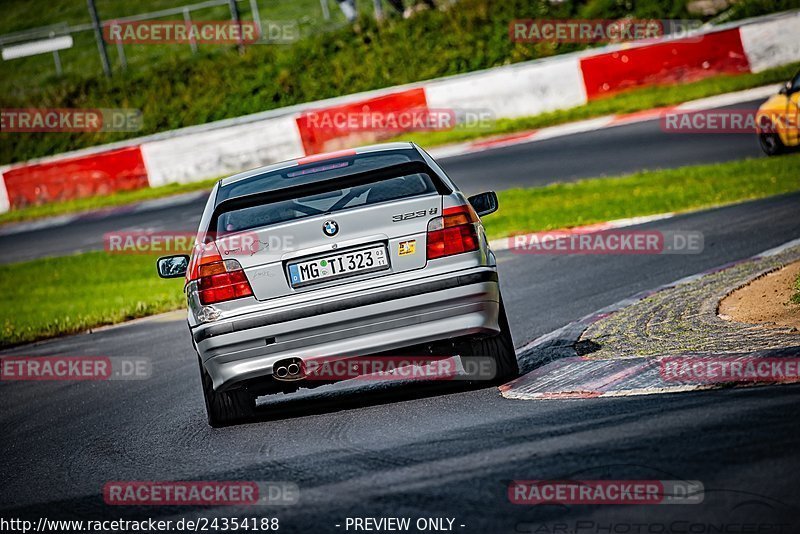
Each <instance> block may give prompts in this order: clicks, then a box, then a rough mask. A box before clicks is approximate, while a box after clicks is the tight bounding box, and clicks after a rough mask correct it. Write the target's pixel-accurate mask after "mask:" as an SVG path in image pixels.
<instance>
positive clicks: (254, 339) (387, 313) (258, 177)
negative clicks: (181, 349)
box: [158, 143, 518, 426]
mask: <svg viewBox="0 0 800 534" xmlns="http://www.w3.org/2000/svg"><path fill="white" fill-rule="evenodd" d="M496 210H497V196H496V195H495V194H494V193H493V192H488V193H482V194H480V195H476V196H473V197H470V198H469V199H467V198H465V196H464V195H463V194H462V193H461V192H460V191H459V190H458V188H457V187H456V185H455V184H454V183H453V182H452V181H451V180H450V178H448V176H447V175H446V174H445V172H444V171H443V170H442V169H441V168H440V167H439V165H437V163H436V162H435V161H434V160H433V159H432V158H431V157H430V156H429V155H428V154H427V153H426V152H425V151H424V150H422V149H421V148H419V147H418V146H416V145H414V144H413V143H389V144H382V145H375V146H369V147H363V148H359V149H357V150H348V151H342V152H336V153H329V154H323V155H319V156H311V157H307V158H302V159H299V160H293V161H287V162H283V163H278V164H274V165H271V166H267V167H263V168H259V169H255V170H251V171H247V172H244V173H241V174H237V175H234V176H230V177H228V178H224V179H222V180H221V181H219V182H218V183H217V184H216V186H215V187H214V189H213V190H212V191H211V194H210V197H209V200H208V203H207V205H206V207H205V211H204V212H203V216H202V219H201V222H200V228H199V232H198V238H197V242H196V243H195V247H194V249H193V252H192V254H191V256H189V255H175V256H167V257H163V258H159V260H158V273H159V275H160V276H161V277H163V278H174V277H185V279H186V284H185V292H186V296H187V301H188V308H189V328H190V330H191V336H192V340H193V345H194V348H195V349H196V351H197V354H198V361H199V366H200V373H201V377H202V386H203V395H204V397H205V404H206V410H207V412H208V421H209V423H210V424H211V425H214V426H218V425H225V424H229V423H232V422H236V421H241V420H244V419H248V418H249V417H251V416H253V415H254V413H255V401H256V397H257V396H260V395H264V394H268V393H276V392H292V391H295V390H297V389H298V388H300V387H314V386H316V385H319V384H320V382H319V381H310V380H305V378H307V377H306V376H305V373H306V368H307V366H306V363H307V362H309V361H310V360H311V359H313V358H338V359H345V360H346V359H348V358H358V357H363V356H376V357H380V356H381V355H386V354H398V353H402V354H406V353H407V354H431V355H452V356H460V357H465V356H480V357H489V358H491V359H492V361H493V362H494V369H495V373H494V374H495V376H494V379H496V380H500V379H507V378H509V377H512V376H514V375H516V374H517V373H518V367H517V361H516V357H515V354H514V344H513V342H512V339H511V333H510V331H509V327H508V321H507V320H506V315H505V311H504V309H503V301H502V298H501V296H500V288H499V286H498V279H497V268H496V262H495V256H494V254H493V253H492V251H491V250H490V249H489V246H488V241H487V239H486V235H485V232H484V229H483V226H482V224H481V220H480V218H479V217H481V216H484V215H487V214H490V213H492V212H494V211H496Z"/></svg>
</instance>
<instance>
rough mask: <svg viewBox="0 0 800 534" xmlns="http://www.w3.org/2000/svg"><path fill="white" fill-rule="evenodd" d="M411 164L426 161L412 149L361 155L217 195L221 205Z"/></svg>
mask: <svg viewBox="0 0 800 534" xmlns="http://www.w3.org/2000/svg"><path fill="white" fill-rule="evenodd" d="M410 161H424V160H423V159H422V158H421V156H420V155H419V153H418V152H417V151H416V150H412V149H408V150H393V151H391V152H376V153H367V154H359V155H353V156H349V157H343V158H337V159H333V160H326V161H320V162H316V163H308V164H305V165H298V166H295V167H289V168H285V169H281V170H279V171H274V172H267V173H264V174H259V175H256V176H252V177H250V178H245V179H242V180H239V181H236V182H233V183H232V184H229V185H223V186H222V187H220V189H219V192H218V193H217V204H219V203H221V202H222V201H223V200H227V199H229V198H234V197H243V196H247V195H252V194H255V193H265V192H268V191H279V190H281V189H286V188H287V187H294V186H298V185H306V184H310V183H313V182H319V181H323V180H330V179H331V178H338V177H341V176H347V175H351V174H356V173H360V172H365V171H372V170H378V169H382V168H384V167H389V166H392V165H397V164H401V163H408V162H410Z"/></svg>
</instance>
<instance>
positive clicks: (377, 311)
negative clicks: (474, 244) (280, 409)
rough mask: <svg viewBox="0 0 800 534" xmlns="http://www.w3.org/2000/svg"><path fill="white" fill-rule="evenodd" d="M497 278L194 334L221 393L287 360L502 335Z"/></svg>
mask: <svg viewBox="0 0 800 534" xmlns="http://www.w3.org/2000/svg"><path fill="white" fill-rule="evenodd" d="M499 300H500V291H499V287H498V283H497V273H496V271H495V270H494V269H493V268H487V267H481V268H475V269H469V270H467V271H460V272H458V273H457V274H449V275H447V276H439V277H436V278H432V279H425V280H424V281H419V282H405V283H401V284H395V285H393V286H387V287H384V288H380V289H379V290H375V291H370V292H369V293H362V294H353V295H344V296H340V297H337V298H332V299H325V300H316V301H310V302H308V303H306V304H304V305H303V306H292V307H291V308H290V309H285V308H283V309H282V308H278V309H273V310H269V311H264V312H259V313H253V314H249V315H247V316H245V317H241V318H236V319H232V320H229V321H226V322H224V323H214V324H209V325H203V326H200V327H197V328H195V329H194V330H193V332H192V335H193V337H194V341H195V344H196V345H197V350H198V352H199V353H200V357H201V359H202V361H203V364H204V366H205V368H206V370H207V371H208V373H209V375H210V376H211V379H212V381H213V383H214V388H215V389H216V390H225V389H228V388H230V387H232V386H235V385H236V384H238V383H239V382H242V381H244V380H250V379H253V378H258V377H261V376H268V375H271V374H272V367H273V365H274V364H275V362H277V361H279V360H282V359H285V358H292V357H295V358H301V359H307V358H310V357H315V358H316V357H339V356H347V357H355V356H363V355H367V354H374V353H378V352H383V351H387V350H396V349H400V348H403V347H407V346H411V345H416V344H420V343H428V342H433V341H438V340H442V339H448V338H453V337H460V336H465V335H472V334H495V333H497V332H499V327H498V313H499Z"/></svg>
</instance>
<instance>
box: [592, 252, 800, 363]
mask: <svg viewBox="0 0 800 534" xmlns="http://www.w3.org/2000/svg"><path fill="white" fill-rule="evenodd" d="M799 259H800V246H795V247H792V248H789V249H787V250H784V251H782V252H780V253H778V254H776V255H770V256H765V257H757V258H754V259H751V260H748V261H744V262H740V263H736V264H734V265H731V266H728V267H727V268H722V269H720V270H717V271H715V272H711V273H708V274H706V275H705V276H702V277H700V278H698V279H696V280H692V281H690V282H688V283H684V284H678V285H676V286H674V287H671V288H667V289H664V290H663V291H658V292H656V293H654V294H652V295H650V296H649V297H647V298H645V299H642V300H640V301H639V302H636V303H635V304H633V305H631V306H628V307H627V308H624V309H621V310H619V311H618V312H616V313H614V314H611V315H610V316H608V317H606V318H604V319H601V320H599V321H597V322H595V323H594V324H592V325H590V326H589V328H587V329H586V331H585V332H584V333H583V335H582V336H581V340H584V341H587V340H591V341H593V342H594V343H597V344H599V345H600V349H599V350H597V351H595V352H592V353H591V354H589V355H587V356H588V357H589V358H592V359H605V358H627V357H636V356H670V355H679V354H687V353H691V354H693V355H703V354H707V355H713V356H717V355H720V354H721V353H742V352H754V351H760V350H765V349H780V348H787V347H793V346H798V345H800V331H798V330H797V329H796V328H794V327H791V326H779V325H768V324H748V323H740V322H736V321H731V320H726V319H723V318H722V317H720V316H719V315H718V309H719V304H720V301H722V299H724V298H725V297H726V296H728V295H729V294H731V293H732V292H734V291H735V290H737V289H739V288H741V287H743V286H745V285H747V284H748V283H749V282H750V281H752V280H753V279H755V278H758V277H760V276H763V275H765V274H767V273H769V272H772V271H776V270H778V269H780V268H782V267H784V266H786V265H788V264H790V263H792V262H795V261H797V260H799Z"/></svg>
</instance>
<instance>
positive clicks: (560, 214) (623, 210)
mask: <svg viewBox="0 0 800 534" xmlns="http://www.w3.org/2000/svg"><path fill="white" fill-rule="evenodd" d="M798 190H800V154H794V155H790V156H784V157H779V158H766V157H764V158H758V159H749V160H743V161H735V162H730V163H719V164H715V165H700V166H692V167H682V168H678V169H670V170H660V171H648V172H641V173H637V174H632V175H629V176H623V177H620V178H606V179H596V178H595V179H590V180H582V181H579V182H575V183H568V184H553V185H549V186H546V187H539V188H533V189H510V190H507V191H501V192H499V193H498V197H499V199H500V210H499V211H498V212H497V213H496V214H494V215H490V216H488V217H486V220H485V222H484V224H485V226H486V232H487V234H488V235H489V237H490V238H499V237H504V236H508V235H511V234H515V233H520V232H534V231H540V230H553V229H558V228H566V227H571V226H580V225H584V224H591V223H596V222H602V221H609V220H613V219H621V218H626V217H635V216H639V215H652V214H656V213H665V212H674V211H686V210H690V209H698V208H704V207H709V206H717V205H721V204H727V203H731V202H738V201H742V200H749V199H755V198H762V197H767V196H772V195H778V194H781V193H787V192H790V191H798Z"/></svg>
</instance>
